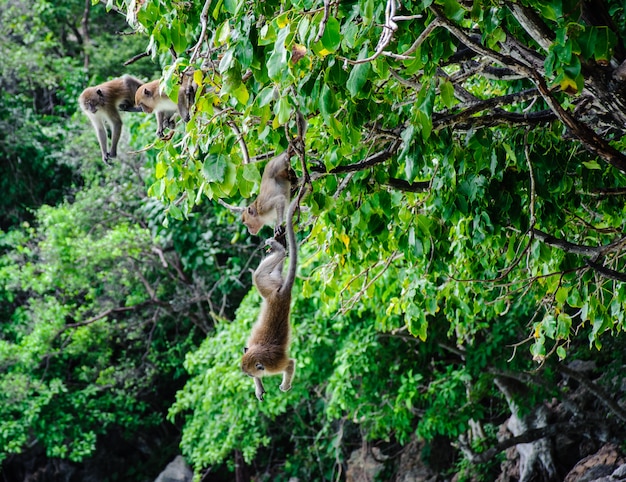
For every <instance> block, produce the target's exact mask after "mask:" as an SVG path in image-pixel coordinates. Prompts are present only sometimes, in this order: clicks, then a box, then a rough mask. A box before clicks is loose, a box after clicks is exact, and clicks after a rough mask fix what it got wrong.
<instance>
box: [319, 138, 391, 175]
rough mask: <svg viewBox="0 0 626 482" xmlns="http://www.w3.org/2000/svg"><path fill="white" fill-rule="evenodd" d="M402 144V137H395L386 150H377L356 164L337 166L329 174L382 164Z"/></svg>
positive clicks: (359, 169) (360, 169)
mask: <svg viewBox="0 0 626 482" xmlns="http://www.w3.org/2000/svg"><path fill="white" fill-rule="evenodd" d="M400 145H402V139H394V140H393V141H392V143H391V145H389V146H388V147H387V148H386V149H385V150H383V151H380V152H377V153H376V154H373V155H371V156H369V157H368V158H366V159H363V160H362V161H361V162H357V163H355V164H348V165H347V166H337V167H335V168H333V169H331V170H330V171H328V173H329V174H341V173H344V172H354V171H362V170H363V169H367V168H369V167H372V166H375V165H376V164H380V163H382V162H385V161H386V160H387V159H390V158H391V156H393V155H394V154H395V153H396V151H397V150H398V149H399V147H400Z"/></svg>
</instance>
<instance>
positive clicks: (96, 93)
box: [79, 88, 104, 114]
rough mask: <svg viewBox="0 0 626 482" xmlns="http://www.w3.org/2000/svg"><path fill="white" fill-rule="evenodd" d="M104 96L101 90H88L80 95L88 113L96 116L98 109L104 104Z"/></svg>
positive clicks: (80, 100) (81, 102) (84, 108)
mask: <svg viewBox="0 0 626 482" xmlns="http://www.w3.org/2000/svg"><path fill="white" fill-rule="evenodd" d="M103 99H104V94H103V93H102V91H101V90H100V89H95V88H87V89H85V90H84V92H83V93H82V94H81V95H80V99H79V102H80V104H81V105H82V107H83V110H84V111H86V112H91V113H92V114H95V113H96V112H98V107H100V106H101V105H102V104H103Z"/></svg>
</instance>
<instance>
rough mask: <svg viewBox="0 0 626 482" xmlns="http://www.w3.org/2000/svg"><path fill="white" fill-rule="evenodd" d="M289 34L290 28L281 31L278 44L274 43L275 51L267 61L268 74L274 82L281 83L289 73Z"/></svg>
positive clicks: (277, 38)
mask: <svg viewBox="0 0 626 482" xmlns="http://www.w3.org/2000/svg"><path fill="white" fill-rule="evenodd" d="M289 32H290V30H289V27H285V28H282V29H280V31H279V32H278V36H277V37H276V42H274V50H273V51H272V54H271V55H270V58H269V59H268V61H267V74H268V75H269V77H270V79H272V80H277V81H280V80H281V79H282V78H283V76H284V75H285V74H286V73H287V72H288V71H289V66H288V64H287V50H286V48H285V39H286V38H287V35H289Z"/></svg>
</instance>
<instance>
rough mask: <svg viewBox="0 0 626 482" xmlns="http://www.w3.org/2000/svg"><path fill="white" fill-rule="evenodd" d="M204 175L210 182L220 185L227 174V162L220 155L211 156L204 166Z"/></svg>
mask: <svg viewBox="0 0 626 482" xmlns="http://www.w3.org/2000/svg"><path fill="white" fill-rule="evenodd" d="M202 174H203V176H204V178H205V179H206V180H207V181H208V182H217V183H220V182H222V181H223V180H224V177H225V174H226V162H225V160H224V158H222V157H221V156H220V155H218V154H210V155H208V156H207V158H206V159H205V161H204V163H203V164H202Z"/></svg>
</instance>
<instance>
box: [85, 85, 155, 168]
mask: <svg viewBox="0 0 626 482" xmlns="http://www.w3.org/2000/svg"><path fill="white" fill-rule="evenodd" d="M142 84H143V82H142V81H141V80H139V79H136V78H135V77H132V76H130V75H124V76H123V77H120V78H117V79H113V80H109V81H108V82H104V83H103V84H100V85H96V86H94V87H87V88H86V89H85V90H84V91H83V92H82V93H81V94H80V97H79V98H78V102H79V104H80V108H81V109H82V110H83V112H85V114H87V117H89V120H90V121H91V124H92V125H93V128H94V130H95V131H96V136H97V137H98V142H99V144H100V151H101V152H102V160H103V161H104V162H105V163H106V162H107V161H108V160H109V159H110V158H113V157H116V156H117V144H118V142H119V140H120V136H121V134H122V118H121V116H120V111H126V112H141V109H139V108H138V107H136V106H135V93H136V92H137V89H138V88H139V87H140V86H141V85H142ZM107 124H108V125H109V128H110V129H111V150H109V149H108V146H107V128H106V125H107Z"/></svg>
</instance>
